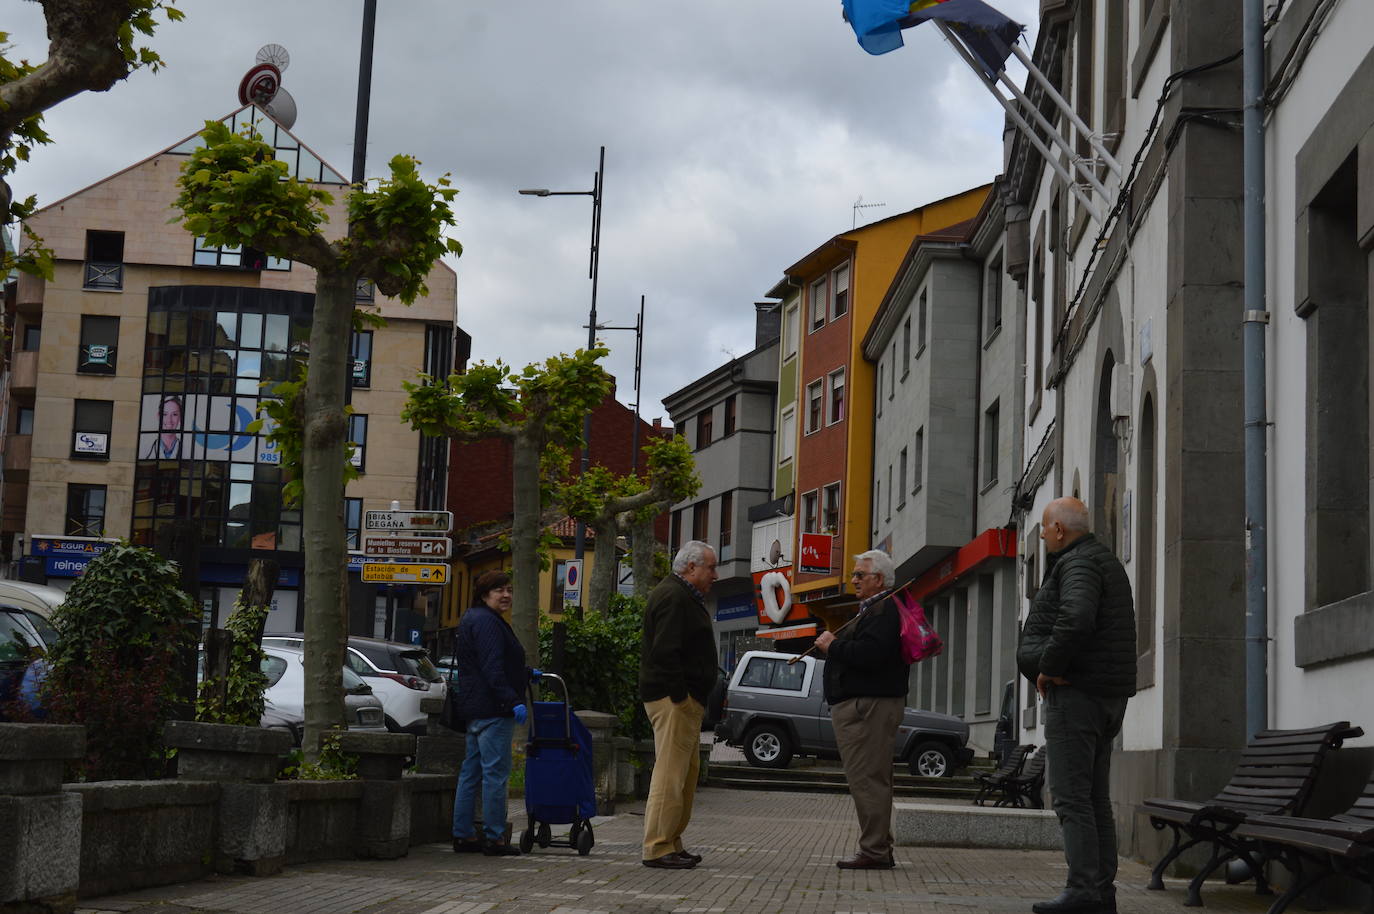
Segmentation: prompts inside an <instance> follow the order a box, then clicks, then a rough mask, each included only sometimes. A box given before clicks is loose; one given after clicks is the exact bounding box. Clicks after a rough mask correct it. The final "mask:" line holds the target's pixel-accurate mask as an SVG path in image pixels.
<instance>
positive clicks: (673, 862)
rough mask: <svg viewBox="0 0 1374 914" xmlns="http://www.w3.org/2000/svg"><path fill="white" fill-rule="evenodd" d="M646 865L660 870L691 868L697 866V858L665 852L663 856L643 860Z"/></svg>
mask: <svg viewBox="0 0 1374 914" xmlns="http://www.w3.org/2000/svg"><path fill="white" fill-rule="evenodd" d="M640 862H641V863H643V864H644V865H645V866H651V867H653V868H654V869H659V870H690V869H691V868H692V867H694V866H696V865H697V863H696V861H695V860H692V859H691V858H689V857H679V856H678V855H677V852H676V851H674V852H673V853H671V854H664V855H663V856H662V857H655V858H653V859H652V860H641V861H640Z"/></svg>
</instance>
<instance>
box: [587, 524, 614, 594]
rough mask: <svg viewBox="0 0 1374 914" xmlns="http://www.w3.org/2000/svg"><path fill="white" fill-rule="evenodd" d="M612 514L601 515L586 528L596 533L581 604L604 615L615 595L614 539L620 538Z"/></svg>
mask: <svg viewBox="0 0 1374 914" xmlns="http://www.w3.org/2000/svg"><path fill="white" fill-rule="evenodd" d="M617 520H618V518H617V517H616V516H615V515H614V514H603V515H602V516H600V517H598V518H596V519H595V520H593V521H591V522H590V523H589V524H588V526H589V527H591V529H593V530H595V531H596V539H595V540H593V541H592V563H593V564H592V573H591V577H589V578H588V579H587V583H588V585H589V586H588V588H587V592H586V597H585V599H584V601H583V603H582V605H583V606H585V607H587V608H588V609H590V610H592V611H594V612H599V613H604V612H606V611H607V610H609V609H610V608H611V596H612V595H613V594H614V593H615V584H616V571H617V569H618V567H619V564H620V563H619V562H617V561H616V548H615V541H616V537H618V536H620V525H619V524H618V523H617Z"/></svg>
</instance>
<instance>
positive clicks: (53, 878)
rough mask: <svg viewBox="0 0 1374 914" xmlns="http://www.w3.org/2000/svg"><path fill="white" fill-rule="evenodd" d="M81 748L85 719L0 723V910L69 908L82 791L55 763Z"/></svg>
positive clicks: (76, 873) (76, 877)
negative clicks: (66, 781) (66, 783)
mask: <svg viewBox="0 0 1374 914" xmlns="http://www.w3.org/2000/svg"><path fill="white" fill-rule="evenodd" d="M85 751H86V728H85V727H68V726H57V725H54V724H0V847H4V848H5V852H4V853H3V854H0V910H11V909H13V910H16V911H20V910H33V911H52V912H67V911H72V910H74V909H75V907H76V892H77V886H78V884H79V882H80V878H81V798H80V797H77V796H73V795H72V794H69V793H64V792H63V791H62V769H63V767H64V765H65V764H66V763H67V762H69V761H71V760H73V759H78V758H81V756H82V755H84V754H85Z"/></svg>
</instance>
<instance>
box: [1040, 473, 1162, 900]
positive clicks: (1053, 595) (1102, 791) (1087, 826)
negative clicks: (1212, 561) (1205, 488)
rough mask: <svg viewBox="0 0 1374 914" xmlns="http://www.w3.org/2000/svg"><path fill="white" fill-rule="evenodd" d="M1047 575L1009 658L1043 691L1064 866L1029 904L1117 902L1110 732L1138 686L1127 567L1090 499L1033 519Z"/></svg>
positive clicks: (1065, 501)
mask: <svg viewBox="0 0 1374 914" xmlns="http://www.w3.org/2000/svg"><path fill="white" fill-rule="evenodd" d="M1040 538H1041V539H1042V540H1044V542H1045V551H1046V553H1047V558H1046V560H1045V578H1044V580H1043V581H1042V582H1041V584H1040V589H1039V590H1038V591H1036V594H1035V599H1034V600H1032V601H1031V608H1030V613H1029V614H1028V615H1027V616H1026V622H1025V624H1024V625H1023V626H1022V627H1021V640H1020V643H1019V644H1018V645H1017V648H1016V664H1017V667H1018V668H1019V669H1020V671H1021V674H1022V675H1023V676H1025V677H1026V678H1027V679H1029V680H1030V681H1031V682H1033V683H1035V689H1036V691H1037V692H1039V693H1040V697H1041V698H1043V699H1044V701H1045V741H1046V747H1047V753H1046V762H1047V764H1048V768H1047V775H1048V781H1049V788H1050V793H1051V794H1052V795H1053V798H1054V811H1055V814H1056V815H1058V816H1059V825H1060V828H1061V829H1063V832H1064V856H1065V858H1066V859H1067V860H1068V864H1069V874H1068V880H1067V885H1066V886H1065V888H1064V891H1063V892H1061V893H1060V894H1059V896H1058V897H1057V898H1055V899H1053V900H1052V901H1042V902H1037V903H1035V904H1033V905H1031V910H1032V911H1034V912H1036V914H1097V912H1113V914H1114V912H1115V911H1116V887H1115V885H1114V882H1115V880H1116V824H1115V822H1114V821H1113V820H1112V801H1111V796H1110V794H1109V792H1108V790H1109V787H1110V779H1111V762H1112V742H1113V740H1115V739H1116V735H1117V734H1118V733H1120V732H1121V721H1122V718H1124V717H1125V714H1126V701H1127V700H1128V699H1129V698H1130V697H1131V696H1132V695H1134V694H1135V682H1136V653H1135V610H1134V608H1133V604H1132V600H1131V582H1130V580H1129V579H1128V578H1127V577H1126V569H1124V568H1123V567H1122V566H1121V561H1120V560H1119V559H1118V558H1117V557H1116V556H1115V555H1113V554H1112V551H1111V550H1110V549H1108V548H1107V547H1106V546H1105V545H1103V544H1102V542H1101V541H1099V540H1098V539H1097V537H1095V536H1093V535H1092V534H1091V533H1089V532H1088V509H1087V507H1085V506H1084V504H1083V502H1081V501H1079V500H1078V499H1076V498H1059V499H1055V500H1054V501H1052V502H1050V503H1049V504H1048V505H1046V507H1045V513H1044V515H1043V517H1042V518H1041V521H1040Z"/></svg>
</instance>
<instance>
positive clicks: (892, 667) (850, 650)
mask: <svg viewBox="0 0 1374 914" xmlns="http://www.w3.org/2000/svg"><path fill="white" fill-rule="evenodd" d="M901 635H902V616H901V613H900V612H899V611H898V610H897V605H896V604H895V603H893V602H892V598H891V597H885V598H884V599H882V600H879V601H878V602H877V603H874V604H873V605H872V606H870V607H868V609H866V610H864V612H863V613H862V614H860V616H859V617H858V619H857V620H856V621H855V622H854V624H852V625H850V626H849V627H848V628H846V629H845V630H844V631H842V632H840V633H839V634H838V635H836V636H835V640H834V641H832V642H831V644H830V650H829V651H827V652H826V655H825V700H826V701H827V702H829V703H830V704H832V705H833V704H835V703H836V702H841V701H845V700H846V699H850V698H859V697H861V696H869V697H885V698H893V697H901V698H905V697H906V693H907V673H908V671H909V670H910V667H908V666H907V663H906V661H905V660H903V659H902V639H901Z"/></svg>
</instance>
